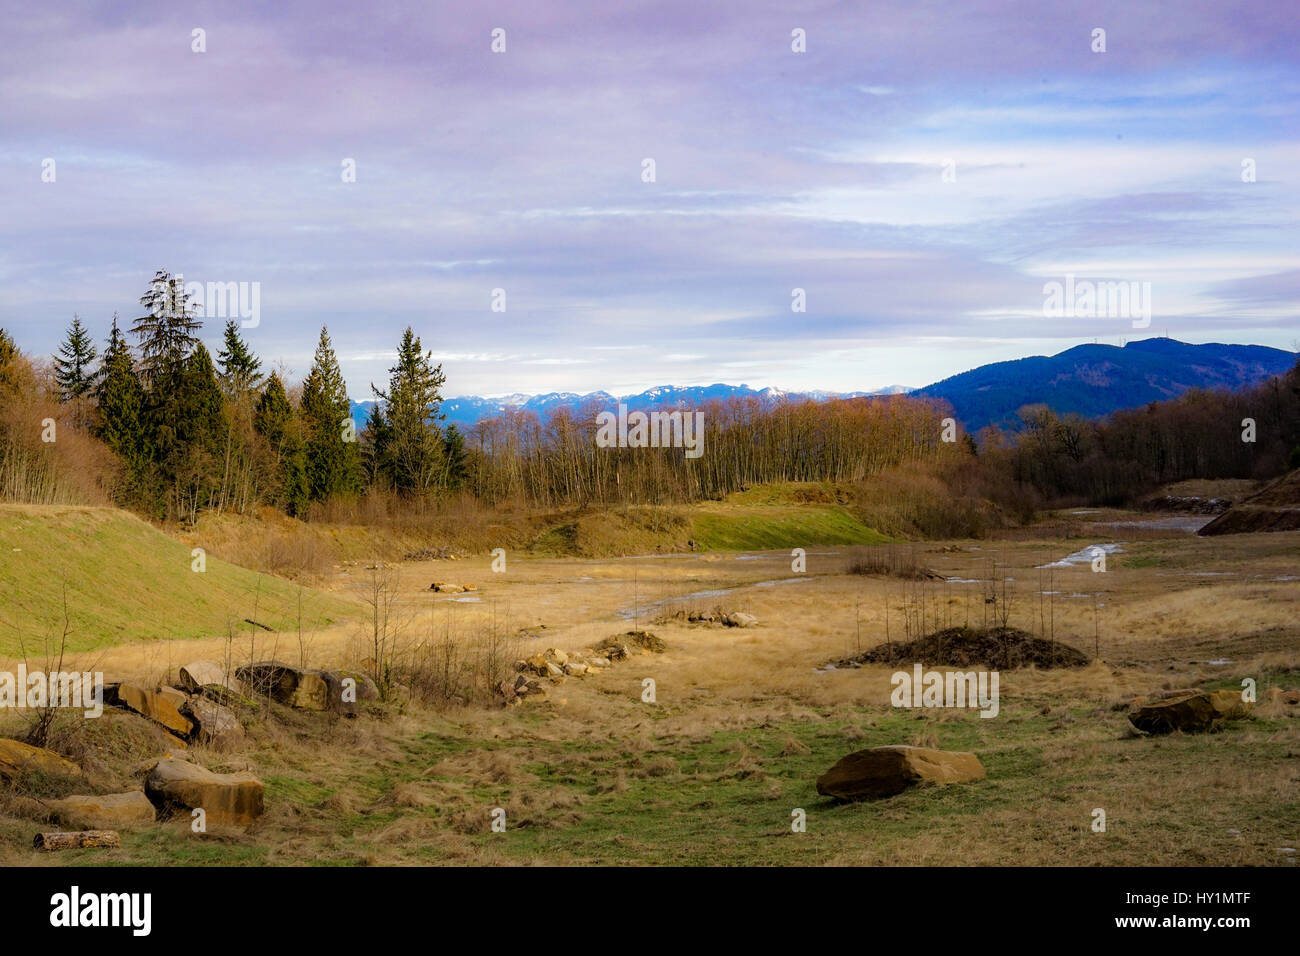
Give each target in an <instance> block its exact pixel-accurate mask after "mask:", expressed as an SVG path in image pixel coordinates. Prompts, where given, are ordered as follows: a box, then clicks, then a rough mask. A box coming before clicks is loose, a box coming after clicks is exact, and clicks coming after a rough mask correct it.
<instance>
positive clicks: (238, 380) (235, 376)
mask: <svg viewBox="0 0 1300 956" xmlns="http://www.w3.org/2000/svg"><path fill="white" fill-rule="evenodd" d="M217 364H218V366H219V367H220V369H221V372H220V375H219V376H218V377H219V379H220V381H221V389H222V391H224V392H225V393H226V397H227V398H229V399H230V400H231V401H235V400H237V399H239V398H240V397H241V396H243V395H246V394H248V393H249V392H251V391H253V390H255V389H256V388H257V387H258V385H260V384H261V382H262V362H261V360H260V359H259V358H258V357H257V356H256V355H254V354H253V352H252V350H251V349H249V347H248V343H247V342H245V341H244V340H243V338H241V337H240V335H239V323H238V322H236V321H235V320H234V319H231V320H229V321H228V322H226V332H225V339H224V341H223V343H222V348H221V350H220V351H219V352H218V353H217Z"/></svg>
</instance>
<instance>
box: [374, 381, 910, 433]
mask: <svg viewBox="0 0 1300 956" xmlns="http://www.w3.org/2000/svg"><path fill="white" fill-rule="evenodd" d="M910 391H911V389H910V388H907V387H906V386H902V385H891V386H889V387H888V388H883V389H881V390H880V391H878V392H827V391H822V390H814V391H808V392H791V391H786V390H784V389H780V388H773V387H771V386H768V387H767V388H763V389H753V388H750V387H749V386H748V385H725V384H722V383H717V384H715V385H659V386H656V387H654V388H649V389H646V390H645V391H644V392H639V393H637V394H635V395H622V396H614V395H611V394H610V393H609V392H585V393H583V394H578V393H576V392H547V393H546V394H544V395H526V394H523V393H519V392H517V393H514V394H511V395H497V396H490V395H489V396H482V395H460V396H457V397H455V398H448V399H446V400H445V401H444V402H443V403H442V413H443V414H444V415H445V416H446V424H454V425H457V426H459V427H460V428H462V429H463V428H467V427H469V426H470V425H473V424H474V423H475V422H477V421H479V420H480V419H483V418H491V417H493V416H496V415H500V414H501V413H502V412H504V411H505V410H506V409H507V408H513V409H519V410H522V411H528V412H533V413H535V414H536V415H537V416H538V417H540V418H546V417H547V416H548V415H550V414H552V413H553V412H555V410H556V409H558V408H563V407H567V408H570V409H574V410H578V409H581V408H585V407H588V406H592V405H596V406H599V408H601V409H602V410H604V409H610V410H612V409H613V408H614V407H615V406H616V405H618V404H619V403H620V402H621V403H623V404H625V405H627V407H628V410H629V411H637V410H641V411H645V410H648V409H652V408H662V407H664V406H669V407H680V408H694V407H697V406H699V405H703V404H705V403H706V402H710V401H715V400H725V399H728V398H733V397H739V398H757V399H758V400H759V401H761V402H764V403H770V404H774V403H776V402H779V401H782V400H790V401H800V400H804V399H812V400H813V401H818V402H824V401H827V400H828V399H832V398H857V397H859V396H863V395H896V394H901V393H903V392H910ZM374 404H375V403H374V402H373V401H365V402H353V403H352V417H353V419H354V420H355V421H356V423H357V428H358V429H360V428H362V427H363V426H364V425H365V421H366V418H367V417H368V416H369V415H370V409H371V407H372V406H373V405H374Z"/></svg>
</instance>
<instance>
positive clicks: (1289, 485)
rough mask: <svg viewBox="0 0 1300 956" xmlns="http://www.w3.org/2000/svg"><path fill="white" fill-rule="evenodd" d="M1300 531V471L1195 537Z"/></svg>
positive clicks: (1252, 496) (1232, 508) (1239, 506)
mask: <svg viewBox="0 0 1300 956" xmlns="http://www.w3.org/2000/svg"><path fill="white" fill-rule="evenodd" d="M1255 531H1300V468H1298V469H1296V470H1295V471H1293V472H1291V473H1290V474H1289V475H1283V476H1282V477H1281V478H1279V479H1277V480H1276V481H1274V482H1273V483H1272V484H1269V485H1267V486H1266V487H1265V488H1264V489H1263V490H1262V491H1260V492H1259V493H1258V494H1255V495H1251V496H1250V497H1249V498H1247V499H1246V500H1244V501H1242V502H1241V503H1240V504H1238V505H1234V506H1233V507H1231V508H1229V509H1228V510H1227V511H1225V512H1224V513H1223V514H1221V515H1219V517H1217V518H1215V519H1214V520H1213V521H1211V522H1210V523H1209V524H1207V525H1206V526H1205V527H1203V528H1201V530H1200V531H1198V532H1197V534H1200V535H1215V534H1243V533H1247V532H1255Z"/></svg>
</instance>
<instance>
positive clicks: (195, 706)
mask: <svg viewBox="0 0 1300 956" xmlns="http://www.w3.org/2000/svg"><path fill="white" fill-rule="evenodd" d="M182 710H183V711H184V712H185V714H186V715H187V716H189V717H190V719H192V720H193V721H194V736H195V739H196V740H198V742H199V743H201V744H206V745H208V746H209V747H214V748H216V749H217V750H234V749H235V748H237V747H238V746H239V745H240V744H242V743H243V742H244V727H243V725H242V724H241V723H240V722H239V718H238V717H236V716H235V714H234V711H232V710H231V709H230V708H229V707H222V706H221V705H220V704H218V703H214V702H213V701H210V700H208V699H207V698H205V697H201V696H199V695H198V694H195V695H194V696H193V697H191V698H190V699H189V700H187V701H186V702H185V705H184V707H183V708H182Z"/></svg>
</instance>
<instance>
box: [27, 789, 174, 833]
mask: <svg viewBox="0 0 1300 956" xmlns="http://www.w3.org/2000/svg"><path fill="white" fill-rule="evenodd" d="M46 805H47V807H48V808H49V811H50V814H51V815H52V816H53V817H54V819H56V820H58V821H59V823H60V824H62V825H63V826H65V827H72V828H74V829H77V830H99V829H114V828H117V827H129V826H132V825H138V824H146V823H153V822H154V820H155V819H156V817H157V812H156V811H155V810H154V806H153V804H152V803H150V802H149V798H148V797H146V796H145V795H144V792H143V791H141V790H131V791H129V792H127V793H106V794H102V795H100V796H90V795H81V794H78V795H76V796H71V797H64V798H63V799H61V800H47V801H46Z"/></svg>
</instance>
